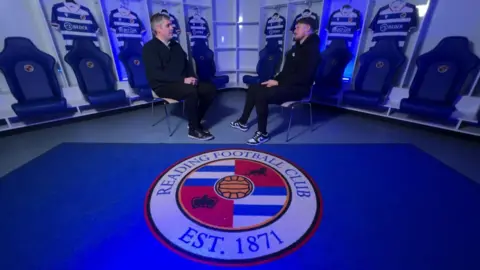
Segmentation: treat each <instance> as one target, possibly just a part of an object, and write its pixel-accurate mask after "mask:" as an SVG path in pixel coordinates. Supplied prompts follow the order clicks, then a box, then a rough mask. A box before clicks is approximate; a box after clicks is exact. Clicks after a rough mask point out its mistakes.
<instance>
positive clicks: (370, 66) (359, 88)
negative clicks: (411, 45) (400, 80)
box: [343, 40, 406, 106]
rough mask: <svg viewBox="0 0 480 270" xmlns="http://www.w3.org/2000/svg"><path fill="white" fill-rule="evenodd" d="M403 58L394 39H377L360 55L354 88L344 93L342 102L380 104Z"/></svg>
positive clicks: (391, 85) (388, 90) (386, 94)
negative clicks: (373, 44)
mask: <svg viewBox="0 0 480 270" xmlns="http://www.w3.org/2000/svg"><path fill="white" fill-rule="evenodd" d="M405 59H406V57H405V55H404V54H403V52H402V51H401V49H400V48H399V47H398V44H397V43H396V42H395V41H392V40H381V41H378V42H377V43H376V44H375V46H373V47H372V48H370V49H369V50H368V52H366V53H364V54H362V55H361V56H360V58H359V61H360V67H359V69H358V73H357V75H356V76H355V82H354V85H355V89H354V90H352V91H347V92H345V93H344V95H343V102H344V103H348V104H350V105H368V106H377V105H382V104H381V103H383V102H384V101H385V100H386V98H387V96H388V94H389V92H390V90H391V89H392V87H393V82H394V79H395V76H396V74H397V72H398V70H399V68H400V67H401V66H402V65H403V63H404V62H405ZM366 103H367V104H366Z"/></svg>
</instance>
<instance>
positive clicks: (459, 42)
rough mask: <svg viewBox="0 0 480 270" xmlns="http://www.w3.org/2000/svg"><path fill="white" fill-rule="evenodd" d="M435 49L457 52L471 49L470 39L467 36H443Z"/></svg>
mask: <svg viewBox="0 0 480 270" xmlns="http://www.w3.org/2000/svg"><path fill="white" fill-rule="evenodd" d="M433 50H441V51H443V52H449V51H453V52H454V53H455V54H456V53H458V52H459V51H470V41H469V40H468V38H466V37H461V36H452V37H446V38H443V39H442V40H441V41H440V42H439V43H438V44H437V46H435V48H433Z"/></svg>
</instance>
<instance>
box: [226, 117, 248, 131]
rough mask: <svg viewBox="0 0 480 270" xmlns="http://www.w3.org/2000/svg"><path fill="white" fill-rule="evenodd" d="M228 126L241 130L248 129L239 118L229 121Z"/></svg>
mask: <svg viewBox="0 0 480 270" xmlns="http://www.w3.org/2000/svg"><path fill="white" fill-rule="evenodd" d="M230 126H231V127H233V128H236V129H239V130H241V131H243V132H245V131H247V130H248V126H247V125H245V124H242V123H241V122H240V120H237V121H234V122H231V123H230Z"/></svg>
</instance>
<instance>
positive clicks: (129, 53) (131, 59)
mask: <svg viewBox="0 0 480 270" xmlns="http://www.w3.org/2000/svg"><path fill="white" fill-rule="evenodd" d="M118 58H119V59H120V61H121V62H122V64H123V66H124V67H125V71H126V72H127V76H128V84H129V85H130V87H131V88H132V89H134V91H135V92H136V93H137V94H138V95H139V96H140V97H141V98H143V99H147V100H152V99H153V96H152V90H151V89H150V85H149V84H148V80H147V76H146V74H145V66H144V65H143V60H142V43H141V42H140V41H139V40H127V41H125V43H124V45H123V47H122V49H121V51H120V53H119V55H118Z"/></svg>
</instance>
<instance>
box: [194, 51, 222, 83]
mask: <svg viewBox="0 0 480 270" xmlns="http://www.w3.org/2000/svg"><path fill="white" fill-rule="evenodd" d="M192 56H193V59H195V66H196V70H197V76H198V80H199V81H203V82H211V83H213V84H215V85H216V86H217V87H218V88H221V87H224V86H225V85H226V84H227V83H228V82H229V80H230V78H229V77H228V76H227V75H221V76H215V73H216V72H217V67H216V65H215V57H214V54H213V51H212V50H210V48H208V46H207V44H205V43H204V42H197V43H196V44H195V46H193V47H192Z"/></svg>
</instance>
